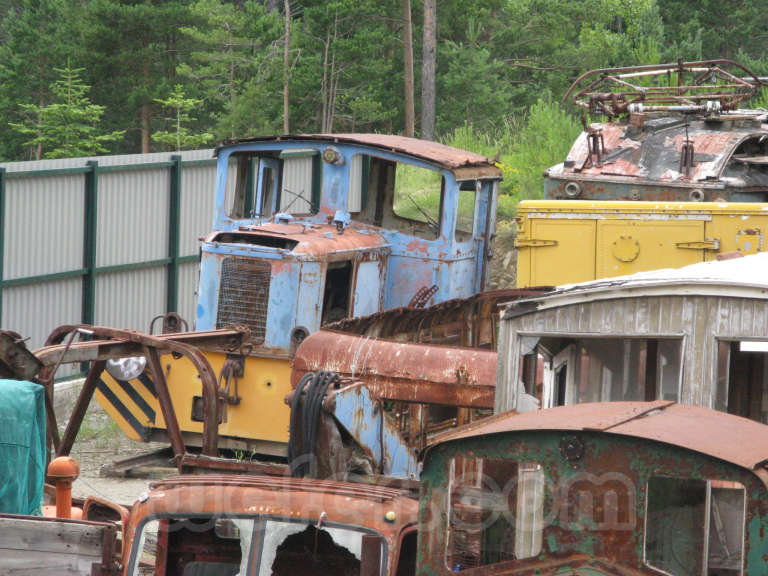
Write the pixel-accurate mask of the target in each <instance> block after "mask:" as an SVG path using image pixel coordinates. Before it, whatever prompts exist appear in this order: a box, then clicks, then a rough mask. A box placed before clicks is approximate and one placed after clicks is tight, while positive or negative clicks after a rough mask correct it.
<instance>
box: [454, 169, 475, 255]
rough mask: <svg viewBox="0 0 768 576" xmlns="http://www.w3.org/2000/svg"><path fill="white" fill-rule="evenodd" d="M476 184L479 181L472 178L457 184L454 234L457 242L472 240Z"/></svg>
mask: <svg viewBox="0 0 768 576" xmlns="http://www.w3.org/2000/svg"><path fill="white" fill-rule="evenodd" d="M478 184H479V182H475V181H474V180H473V181H467V182H461V184H460V185H459V206H458V210H457V211H456V231H455V234H454V237H455V238H456V241H457V242H466V241H468V240H472V238H473V235H474V233H475V220H476V217H475V212H476V206H477V198H478V194H477V185H478Z"/></svg>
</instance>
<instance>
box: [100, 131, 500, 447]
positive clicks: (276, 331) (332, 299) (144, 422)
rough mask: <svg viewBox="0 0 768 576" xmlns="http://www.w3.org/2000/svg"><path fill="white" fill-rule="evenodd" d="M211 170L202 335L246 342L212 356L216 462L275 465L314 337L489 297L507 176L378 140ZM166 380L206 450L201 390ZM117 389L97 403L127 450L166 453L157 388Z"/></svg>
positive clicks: (260, 150)
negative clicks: (256, 459)
mask: <svg viewBox="0 0 768 576" xmlns="http://www.w3.org/2000/svg"><path fill="white" fill-rule="evenodd" d="M216 155H217V158H218V171H217V181H216V197H215V214H214V219H213V223H212V231H211V233H210V234H208V235H207V236H206V237H205V238H203V243H202V247H201V264H200V279H199V288H198V294H197V296H198V305H197V317H196V318H195V328H196V330H198V331H208V330H213V329H216V328H224V327H229V326H238V327H245V328H247V329H248V330H249V336H248V338H247V342H246V344H245V346H244V347H243V348H242V349H241V350H239V351H237V353H231V352H230V353H216V352H213V351H206V356H207V359H208V361H209V362H210V364H211V366H212V369H213V370H214V371H215V372H216V374H217V375H218V377H219V379H220V381H221V388H222V394H221V396H222V398H221V401H222V405H221V409H220V410H219V415H220V416H219V417H220V425H219V435H220V441H219V446H220V447H222V448H231V449H238V450H249V451H250V450H253V451H257V452H259V453H261V454H271V455H276V456H282V455H285V450H286V443H287V441H288V420H289V407H288V406H286V405H285V403H284V399H285V397H286V395H287V394H289V393H290V392H291V386H290V358H291V356H292V353H293V351H294V350H295V348H296V347H297V346H298V344H299V343H300V342H301V341H302V340H303V339H304V338H306V336H308V335H309V334H311V333H312V332H315V331H317V330H318V329H319V328H320V327H321V326H323V325H325V324H327V323H330V322H333V321H335V320H340V319H342V318H346V317H350V316H360V315H366V314H371V313H375V312H378V311H381V310H385V309H391V308H394V307H398V306H406V305H409V304H412V305H425V304H428V303H433V302H442V301H444V300H449V299H451V298H457V297H466V296H469V295H471V294H473V293H475V292H478V291H481V290H482V289H483V287H484V286H485V279H486V276H487V270H488V265H489V257H490V250H489V244H490V239H491V237H492V235H493V232H494V220H495V213H496V194H497V185H498V181H499V180H500V178H501V171H500V170H499V168H497V167H496V166H494V164H493V163H492V162H491V161H489V160H488V159H487V158H485V157H483V156H480V155H477V154H473V153H471V152H466V151H463V150H456V149H454V148H450V147H448V146H444V145H441V144H437V143H434V142H424V141H419V140H414V139H412V138H405V137H400V136H387V135H378V134H333V135H314V136H309V135H303V136H280V137H271V138H251V139H245V140H238V141H232V142H227V143H225V144H224V145H222V146H220V147H219V148H218V149H217V151H216ZM162 365H163V366H164V367H166V366H168V367H170V368H168V369H167V370H166V372H167V374H166V379H167V380H168V384H169V386H168V387H169V389H170V393H171V396H172V397H173V403H174V406H175V410H176V416H177V417H178V419H179V424H180V428H181V432H182V433H183V434H184V437H185V441H186V442H187V443H189V444H192V445H194V444H195V443H197V444H198V445H199V444H200V434H201V432H202V419H203V414H202V412H203V411H204V406H203V404H204V402H203V399H202V394H201V392H200V385H199V381H196V374H195V373H194V372H193V371H192V370H191V366H190V365H189V363H183V362H175V361H174V360H173V358H171V357H170V356H167V357H165V358H164V359H163V361H162ZM164 369H165V368H164ZM118 376H119V377H118V378H117V379H115V378H114V377H112V376H105V377H104V378H103V386H102V387H100V388H99V391H98V393H97V397H98V398H99V401H100V402H101V403H102V404H103V405H104V406H105V407H106V409H107V411H108V412H109V413H110V415H111V416H112V417H113V418H114V419H115V421H116V422H117V423H118V424H119V425H120V426H121V428H122V429H123V430H124V431H125V433H126V434H128V435H129V436H130V437H132V438H134V439H137V440H150V439H152V438H155V439H157V438H164V437H165V424H164V422H163V420H161V419H160V411H159V407H158V402H157V397H156V393H155V387H154V386H153V382H152V380H153V378H154V377H153V376H152V375H151V374H150V373H148V372H142V373H141V374H139V376H138V377H135V375H129V374H126V375H125V376H122V377H120V375H119V374H118Z"/></svg>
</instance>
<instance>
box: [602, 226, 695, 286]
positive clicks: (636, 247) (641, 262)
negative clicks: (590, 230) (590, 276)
mask: <svg viewBox="0 0 768 576" xmlns="http://www.w3.org/2000/svg"><path fill="white" fill-rule="evenodd" d="M703 240H704V221H702V220H684V219H670V220H651V221H647V220H642V219H633V220H598V221H597V246H598V251H597V267H596V272H597V275H596V278H610V277H611V276H622V275H624V274H633V273H635V272H642V271H644V270H656V269H659V268H679V267H681V266H685V265H686V264H693V263H695V262H701V261H703V260H704V250H703V249H701V248H698V249H697V248H680V247H678V246H677V244H680V243H686V242H701V241H703Z"/></svg>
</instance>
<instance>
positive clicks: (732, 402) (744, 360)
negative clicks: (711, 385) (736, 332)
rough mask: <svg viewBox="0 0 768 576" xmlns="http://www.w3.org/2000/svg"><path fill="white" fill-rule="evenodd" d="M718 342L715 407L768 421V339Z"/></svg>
mask: <svg viewBox="0 0 768 576" xmlns="http://www.w3.org/2000/svg"><path fill="white" fill-rule="evenodd" d="M717 343H718V346H717V382H716V390H715V409H716V410H721V411H723V412H728V413H729V414H736V415H738V416H743V417H745V418H750V419H752V420H756V421H758V422H761V423H763V424H768V342H765V341H749V340H744V341H740V342H739V341H729V340H718V342H717Z"/></svg>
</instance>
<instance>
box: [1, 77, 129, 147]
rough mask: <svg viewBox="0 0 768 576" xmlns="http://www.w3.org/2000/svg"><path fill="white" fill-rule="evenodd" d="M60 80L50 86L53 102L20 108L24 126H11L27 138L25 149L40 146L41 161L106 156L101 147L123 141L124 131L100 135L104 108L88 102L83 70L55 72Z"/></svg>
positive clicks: (14, 123) (23, 105) (21, 124)
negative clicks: (22, 113)
mask: <svg viewBox="0 0 768 576" xmlns="http://www.w3.org/2000/svg"><path fill="white" fill-rule="evenodd" d="M54 70H55V71H56V72H58V73H59V79H58V80H56V81H54V82H53V83H52V84H51V86H50V92H51V98H52V102H51V103H50V104H47V105H45V106H40V105H38V104H22V105H21V108H22V110H23V111H24V114H25V116H26V121H25V122H23V123H16V122H11V123H10V126H11V127H12V128H13V129H14V130H15V131H17V132H18V133H19V134H22V135H23V136H24V137H25V138H28V140H26V141H25V142H24V144H25V145H26V146H32V147H37V146H39V147H40V149H41V150H42V152H43V157H44V158H66V157H69V156H89V155H93V154H103V153H105V152H107V151H108V150H107V148H106V147H105V146H104V144H106V143H109V142H114V141H115V140H117V139H119V138H120V137H122V135H123V134H124V131H122V130H120V131H114V132H109V133H101V132H100V130H99V122H100V121H101V117H102V115H103V114H104V110H105V107H104V106H99V105H98V104H93V103H92V102H91V101H90V99H89V98H88V91H89V90H90V87H89V86H88V85H87V84H84V83H83V81H82V79H81V78H80V74H81V73H82V72H83V69H82V68H71V67H70V66H69V65H67V67H66V68H61V69H59V68H55V69H54Z"/></svg>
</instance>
